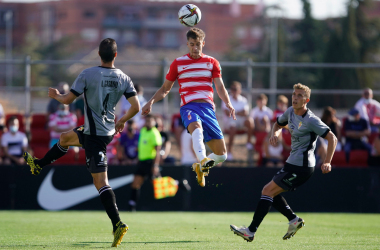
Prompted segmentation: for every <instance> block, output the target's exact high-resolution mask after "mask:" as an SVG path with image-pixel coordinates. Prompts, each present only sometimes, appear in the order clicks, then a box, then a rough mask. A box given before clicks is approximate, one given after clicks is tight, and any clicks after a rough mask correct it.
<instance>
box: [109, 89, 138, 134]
mask: <svg viewBox="0 0 380 250" xmlns="http://www.w3.org/2000/svg"><path fill="white" fill-rule="evenodd" d="M127 100H128V102H129V103H130V104H131V107H130V108H129V109H128V111H127V112H126V113H125V114H124V115H123V116H122V117H121V118H120V119H119V120H118V121H117V123H116V124H115V130H116V133H121V132H122V131H123V130H124V126H125V123H126V122H127V121H128V120H129V119H131V118H132V117H134V116H135V115H136V114H137V113H138V112H139V111H140V102H139V99H138V97H137V96H131V97H129V98H128V99H127Z"/></svg>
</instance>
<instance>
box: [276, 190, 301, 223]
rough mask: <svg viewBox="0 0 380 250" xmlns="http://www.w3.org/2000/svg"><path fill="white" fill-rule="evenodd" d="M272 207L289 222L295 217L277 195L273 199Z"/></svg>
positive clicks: (280, 196) (282, 198) (283, 199)
mask: <svg viewBox="0 0 380 250" xmlns="http://www.w3.org/2000/svg"><path fill="white" fill-rule="evenodd" d="M273 207H274V208H275V209H276V210H277V211H279V212H280V213H282V214H283V215H284V216H285V217H286V218H288V220H289V221H291V220H293V219H294V218H296V217H297V215H295V214H294V212H293V210H292V209H291V208H290V207H289V205H288V203H286V200H285V198H284V197H283V196H282V195H277V196H276V197H274V198H273Z"/></svg>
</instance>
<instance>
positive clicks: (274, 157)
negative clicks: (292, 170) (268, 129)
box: [263, 133, 284, 168]
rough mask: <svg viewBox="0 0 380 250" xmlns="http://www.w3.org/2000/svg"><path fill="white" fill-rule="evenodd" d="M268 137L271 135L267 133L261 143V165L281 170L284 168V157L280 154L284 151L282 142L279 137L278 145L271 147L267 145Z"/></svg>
mask: <svg viewBox="0 0 380 250" xmlns="http://www.w3.org/2000/svg"><path fill="white" fill-rule="evenodd" d="M270 137H271V134H270V133H268V135H267V137H266V139H265V140H264V143H263V165H264V166H266V167H270V168H272V167H277V168H282V167H283V166H284V162H283V160H284V157H283V155H282V152H283V150H284V141H283V140H282V137H281V136H280V137H278V143H277V144H276V146H273V145H271V144H270V143H269V138H270Z"/></svg>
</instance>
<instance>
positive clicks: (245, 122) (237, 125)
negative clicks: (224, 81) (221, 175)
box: [222, 81, 255, 160]
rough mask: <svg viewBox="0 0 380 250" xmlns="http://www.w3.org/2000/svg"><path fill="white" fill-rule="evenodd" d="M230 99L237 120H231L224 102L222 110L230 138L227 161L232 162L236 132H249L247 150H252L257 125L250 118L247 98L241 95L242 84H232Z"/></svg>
mask: <svg viewBox="0 0 380 250" xmlns="http://www.w3.org/2000/svg"><path fill="white" fill-rule="evenodd" d="M229 97H230V102H231V104H232V106H233V107H234V108H235V116H236V120H234V119H230V117H229V116H230V111H229V109H228V108H227V106H226V104H225V103H224V102H222V109H223V111H224V122H225V123H224V124H225V130H226V131H227V133H228V136H229V137H228V144H227V152H228V153H227V159H228V160H232V159H233V156H232V146H233V143H234V137H235V134H236V132H237V131H238V130H241V129H244V128H245V129H246V130H247V149H248V150H252V149H253V145H252V143H251V138H252V134H253V129H254V127H255V125H254V122H253V119H252V118H251V117H249V111H248V109H249V105H248V101H247V98H245V97H244V96H242V95H241V83H240V82H237V81H234V82H232V85H231V87H230V95H229Z"/></svg>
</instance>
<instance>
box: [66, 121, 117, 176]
mask: <svg viewBox="0 0 380 250" xmlns="http://www.w3.org/2000/svg"><path fill="white" fill-rule="evenodd" d="M73 130H74V132H75V133H76V134H77V135H78V138H79V143H80V144H81V145H82V147H83V148H84V150H85V154H86V165H87V169H88V171H89V172H90V173H102V172H107V169H108V164H107V155H106V149H107V145H108V144H109V143H110V142H111V141H112V139H113V135H110V136H97V135H86V134H84V133H83V131H84V127H83V126H79V127H77V128H74V129H73Z"/></svg>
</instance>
